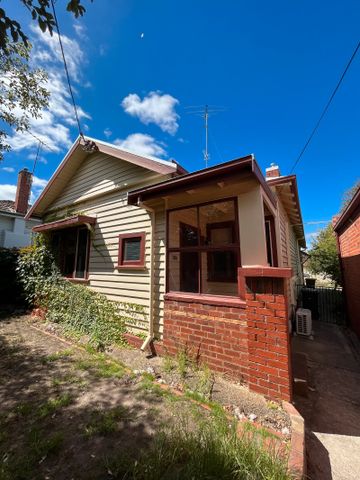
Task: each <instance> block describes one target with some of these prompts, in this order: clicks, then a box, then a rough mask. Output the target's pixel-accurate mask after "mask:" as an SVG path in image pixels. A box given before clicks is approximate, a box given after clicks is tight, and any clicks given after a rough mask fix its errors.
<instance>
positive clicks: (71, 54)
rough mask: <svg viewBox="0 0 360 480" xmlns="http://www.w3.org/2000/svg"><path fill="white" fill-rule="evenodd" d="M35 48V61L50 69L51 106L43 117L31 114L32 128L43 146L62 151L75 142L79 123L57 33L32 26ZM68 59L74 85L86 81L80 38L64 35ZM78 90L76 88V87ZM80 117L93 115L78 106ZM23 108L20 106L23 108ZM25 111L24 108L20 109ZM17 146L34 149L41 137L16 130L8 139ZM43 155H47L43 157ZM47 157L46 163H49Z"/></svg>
mask: <svg viewBox="0 0 360 480" xmlns="http://www.w3.org/2000/svg"><path fill="white" fill-rule="evenodd" d="M32 32H33V38H32V43H33V51H32V62H33V64H34V66H36V67H42V68H44V70H46V71H47V73H48V77H49V78H48V82H47V83H46V88H47V90H48V91H49V92H50V99H49V107H48V108H47V109H46V110H44V111H43V112H42V117H41V118H30V122H29V123H30V131H31V132H32V133H33V134H34V135H35V136H36V137H38V138H39V139H40V140H41V141H43V142H44V143H45V145H42V150H45V151H50V150H52V151H54V152H56V153H57V152H60V151H61V150H63V149H65V148H69V146H70V145H71V143H72V141H71V132H70V128H71V127H76V125H77V124H76V120H75V116H74V110H73V106H72V103H71V97H70V93H69V90H68V86H67V83H66V78H65V74H64V66H63V63H62V58H61V52H60V48H59V43H58V38H57V35H55V34H54V36H53V37H51V36H50V35H49V34H48V33H45V34H43V33H41V31H40V30H39V29H38V28H36V27H32ZM62 41H63V45H64V50H65V55H66V60H67V64H68V68H69V72H70V77H71V80H72V81H73V85H74V83H75V84H79V83H80V82H81V85H84V84H85V83H86V82H85V81H84V80H83V78H82V71H81V66H82V65H83V63H84V62H85V61H86V59H85V56H84V53H83V51H82V50H81V48H80V45H79V43H78V41H77V40H76V39H71V38H69V37H67V36H65V35H62ZM75 93H76V90H75ZM77 109H78V114H79V117H80V119H85V118H86V119H90V118H91V117H90V115H89V114H87V113H86V112H84V110H83V109H82V108H81V107H79V106H78V107H77ZM19 110H20V109H19ZM19 113H21V111H20V112H19ZM8 141H9V144H10V145H11V147H12V148H13V150H15V151H18V150H22V149H30V148H33V147H35V148H36V147H37V146H38V140H37V139H36V138H34V137H33V136H31V135H30V134H29V133H27V132H14V134H13V135H12V136H11V137H9V139H8ZM42 158H43V157H42ZM45 162H46V160H45V161H43V162H42V163H45Z"/></svg>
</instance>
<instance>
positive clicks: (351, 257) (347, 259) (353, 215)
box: [334, 187, 360, 337]
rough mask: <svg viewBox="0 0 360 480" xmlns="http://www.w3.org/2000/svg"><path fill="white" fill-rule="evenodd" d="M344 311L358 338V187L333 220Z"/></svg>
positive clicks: (359, 242)
mask: <svg viewBox="0 0 360 480" xmlns="http://www.w3.org/2000/svg"><path fill="white" fill-rule="evenodd" d="M334 231H335V235H336V238H337V243H338V251H339V259H340V267H341V274H342V280H343V290H344V293H345V299H346V310H347V315H348V318H349V322H350V325H351V327H352V329H353V330H354V331H355V332H356V333H357V335H358V336H359V337H360V315H359V312H360V187H359V188H358V189H357V191H356V192H355V194H354V196H353V198H352V199H351V201H350V202H349V203H348V205H347V207H346V208H345V209H344V211H343V212H342V213H341V215H340V216H339V217H337V219H336V220H335V224H334Z"/></svg>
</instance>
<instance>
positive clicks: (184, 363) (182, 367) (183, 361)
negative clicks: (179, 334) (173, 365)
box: [176, 349, 188, 379]
mask: <svg viewBox="0 0 360 480" xmlns="http://www.w3.org/2000/svg"><path fill="white" fill-rule="evenodd" d="M176 360H177V370H178V372H179V374H180V377H181V378H182V379H184V378H185V377H186V373H187V367H188V357H187V353H186V350H184V349H182V350H179V351H178V353H177V355H176Z"/></svg>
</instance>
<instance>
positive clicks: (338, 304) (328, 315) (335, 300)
mask: <svg viewBox="0 0 360 480" xmlns="http://www.w3.org/2000/svg"><path fill="white" fill-rule="evenodd" d="M297 298H298V306H299V307H303V308H308V309H309V310H311V313H312V318H313V319H314V320H320V321H321V322H327V323H334V324H336V325H345V324H346V314H345V302H344V295H343V291H342V289H341V288H336V289H335V288H328V287H314V288H311V287H308V286H305V285H297Z"/></svg>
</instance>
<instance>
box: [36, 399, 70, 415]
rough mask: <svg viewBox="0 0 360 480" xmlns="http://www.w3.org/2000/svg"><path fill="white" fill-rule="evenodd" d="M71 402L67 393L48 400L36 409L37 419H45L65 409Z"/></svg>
mask: <svg viewBox="0 0 360 480" xmlns="http://www.w3.org/2000/svg"><path fill="white" fill-rule="evenodd" d="M72 402H73V398H72V396H71V395H70V394H69V393H65V394H63V395H60V396H59V397H56V398H53V399H50V400H48V401H47V402H46V403H44V404H43V405H41V406H40V407H39V409H38V416H39V418H45V417H47V416H48V415H51V414H52V413H55V412H56V411H57V410H59V409H60V408H63V407H67V406H68V405H70V404H71V403H72Z"/></svg>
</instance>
